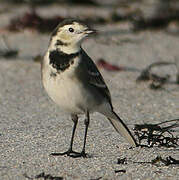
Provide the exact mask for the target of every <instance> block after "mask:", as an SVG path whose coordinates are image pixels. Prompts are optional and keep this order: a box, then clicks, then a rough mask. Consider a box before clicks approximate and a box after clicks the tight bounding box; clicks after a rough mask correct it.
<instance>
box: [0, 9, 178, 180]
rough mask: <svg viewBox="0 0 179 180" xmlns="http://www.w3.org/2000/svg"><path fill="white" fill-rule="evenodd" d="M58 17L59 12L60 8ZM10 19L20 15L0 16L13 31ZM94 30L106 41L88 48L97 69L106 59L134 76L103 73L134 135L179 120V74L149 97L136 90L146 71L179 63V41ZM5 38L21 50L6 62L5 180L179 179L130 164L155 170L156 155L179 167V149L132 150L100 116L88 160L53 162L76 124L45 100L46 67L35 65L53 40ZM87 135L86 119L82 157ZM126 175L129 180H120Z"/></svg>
mask: <svg viewBox="0 0 179 180" xmlns="http://www.w3.org/2000/svg"><path fill="white" fill-rule="evenodd" d="M52 9H53V8H52ZM54 9H55V10H54V11H55V12H56V9H57V7H54ZM59 9H60V7H59ZM61 9H63V11H64V12H65V10H66V11H67V10H69V9H64V8H61ZM45 11H47V9H46V10H45V9H44V8H42V9H41V12H43V13H44V14H45ZM12 12H13V13H15V12H16V15H17V14H18V13H19V10H16V9H13V10H12V11H10V12H7V13H5V14H1V15H0V18H2V19H3V23H2V24H7V21H6V20H8V19H9V18H10V17H12V16H13V15H14V14H12ZM46 13H47V12H46ZM54 14H55V13H54ZM104 14H105V13H104ZM96 28H97V29H98V30H100V31H102V32H104V34H103V35H102V36H100V37H96V38H91V39H89V40H88V41H85V42H84V44H83V47H84V48H85V49H86V51H87V52H88V54H89V55H90V56H91V57H92V58H93V59H94V61H95V60H97V59H98V58H103V59H105V60H106V61H108V62H110V63H113V64H116V65H119V66H124V67H129V69H130V68H131V69H133V70H131V71H121V72H107V71H105V70H103V69H100V71H101V73H102V74H103V76H104V78H105V80H106V83H107V84H108V86H109V89H110V91H111V94H112V100H113V106H114V107H115V110H116V112H117V113H118V114H119V115H120V117H121V118H122V119H124V121H125V122H126V124H127V125H128V126H129V128H130V129H131V130H132V128H133V127H134V124H143V123H159V122H164V121H167V120H172V119H176V118H178V117H179V87H178V85H176V84H175V81H176V73H177V71H176V68H175V67H174V66H171V67H165V68H161V69H159V72H160V73H161V74H163V75H166V74H170V75H171V80H170V83H168V84H166V85H165V86H164V89H162V90H158V91H154V90H151V89H149V87H148V86H149V83H147V82H145V83H139V84H136V82H135V80H136V78H137V77H138V75H139V73H140V71H141V70H142V68H145V67H146V66H147V65H149V64H151V63H153V62H157V61H161V60H163V61H171V62H174V58H175V57H179V51H178V36H172V35H170V34H168V33H166V32H164V31H145V32H140V33H135V34H134V33H131V32H130V31H128V27H127V28H126V26H124V25H121V24H118V25H107V26H98V27H96ZM105 32H107V33H105ZM116 32H117V33H116ZM1 34H2V33H1ZM5 35H6V37H7V39H8V42H9V43H10V45H11V47H12V48H17V49H19V56H18V58H16V59H11V60H6V59H4V58H1V59H0V179H2V180H9V179H10V180H24V179H28V178H26V177H25V176H24V174H27V175H28V176H29V177H32V179H33V178H34V177H35V176H36V175H38V174H40V173H42V172H44V173H45V174H50V175H51V176H53V177H63V178H64V179H98V178H100V177H101V178H102V179H162V180H163V179H172V180H173V179H178V178H177V177H179V167H178V166H174V165H170V166H164V165H163V164H160V165H158V166H156V165H151V164H150V163H144V164H140V163H132V162H150V161H151V160H152V159H154V158H155V157H156V156H157V155H160V156H162V157H164V158H165V157H167V156H172V157H173V158H175V159H179V153H178V150H179V149H178V148H170V149H168V148H159V147H154V148H140V147H138V148H134V149H129V148H130V146H129V144H128V143H127V142H126V141H125V140H124V139H123V138H122V137H121V136H120V135H119V134H117V133H116V132H115V130H114V129H113V127H112V126H111V125H110V123H109V122H108V120H107V119H106V118H105V117H103V116H102V115H100V114H97V113H94V114H92V115H91V124H90V128H89V134H88V139H87V147H86V151H87V153H88V154H89V156H91V157H90V158H86V159H84V158H78V159H73V158H70V157H52V156H50V155H49V154H50V153H52V152H61V151H65V150H67V148H68V145H69V140H70V136H71V130H72V122H71V120H69V118H68V117H67V116H66V115H65V114H64V113H63V112H61V111H60V109H59V108H58V107H57V106H56V105H55V104H54V103H53V102H52V101H51V100H50V99H49V98H48V97H47V95H46V93H45V91H44V90H43V87H42V84H41V79H40V65H39V64H38V63H36V62H33V60H32V57H33V56H35V55H37V54H43V53H44V52H45V51H46V48H47V46H48V41H49V35H48V34H45V35H41V34H39V33H36V32H33V33H32V32H30V31H25V32H21V33H7V32H6V33H5ZM1 47H3V45H1ZM59 93H60V92H59ZM132 132H133V131H132ZM83 134H84V123H83V117H82V118H81V119H80V122H79V125H78V129H77V134H76V137H75V145H74V148H75V150H77V151H80V150H81V147H82V140H83ZM124 157H126V158H127V160H128V161H127V164H123V165H118V164H117V160H118V158H124ZM121 169H124V170H126V173H115V170H121ZM41 179H44V178H41Z"/></svg>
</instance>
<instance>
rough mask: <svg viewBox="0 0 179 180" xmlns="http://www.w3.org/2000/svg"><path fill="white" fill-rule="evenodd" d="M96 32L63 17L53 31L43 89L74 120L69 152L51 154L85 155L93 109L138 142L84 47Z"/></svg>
mask: <svg viewBox="0 0 179 180" xmlns="http://www.w3.org/2000/svg"><path fill="white" fill-rule="evenodd" d="M94 32H95V30H93V29H91V28H90V27H89V26H87V25H86V24H85V23H83V22H81V21H79V20H75V19H66V20H64V21H63V22H62V23H60V24H59V25H58V26H57V28H56V29H55V30H54V31H53V33H52V36H51V39H50V44H49V47H48V50H47V52H46V54H45V56H44V59H43V61H42V65H41V71H42V81H43V85H44V88H45V89H46V91H47V93H48V95H49V96H50V97H51V99H52V100H53V101H54V102H55V103H57V104H58V105H59V107H60V108H61V109H62V110H64V111H66V112H67V113H69V114H70V115H71V118H72V121H73V122H74V126H73V131H72V137H71V143H70V148H69V149H68V151H66V152H63V153H52V155H65V154H66V155H68V156H71V157H86V153H85V144H86V136H87V131H88V126H89V121H90V115H89V114H90V113H91V112H99V113H102V114H103V115H105V116H106V117H107V118H108V119H109V121H110V122H111V124H112V125H113V126H114V128H115V129H116V131H117V132H118V133H120V134H121V135H122V136H123V137H124V138H126V140H127V141H128V142H129V143H130V144H131V145H132V146H136V145H137V143H136V141H135V139H134V137H133V136H132V134H131V132H130V131H129V129H128V128H127V126H126V125H125V124H124V122H123V121H122V120H121V119H120V117H119V116H118V115H117V114H116V113H115V112H114V110H113V106H112V102H111V95H110V92H109V90H108V87H107V86H106V84H105V82H104V79H103V77H102V75H101V74H100V72H99V71H98V68H97V67H96V65H95V64H94V62H93V61H92V59H91V58H90V57H89V56H88V55H87V54H86V52H85V51H84V50H83V49H82V47H81V43H82V41H83V40H84V39H85V37H87V36H88V35H90V34H93V33H94ZM78 114H85V115H86V118H85V121H84V123H85V135H84V144H83V149H82V151H81V152H80V153H79V152H75V151H73V150H72V146H73V139H74V134H75V130H76V126H77V123H78Z"/></svg>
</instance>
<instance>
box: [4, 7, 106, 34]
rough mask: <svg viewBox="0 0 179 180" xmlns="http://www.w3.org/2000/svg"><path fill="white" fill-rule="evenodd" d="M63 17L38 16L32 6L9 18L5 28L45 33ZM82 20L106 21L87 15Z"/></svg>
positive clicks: (52, 28)
mask: <svg viewBox="0 0 179 180" xmlns="http://www.w3.org/2000/svg"><path fill="white" fill-rule="evenodd" d="M65 18H68V17H62V16H53V17H51V18H45V17H42V16H40V15H39V14H38V13H37V12H36V10H35V8H32V9H31V11H30V12H26V13H24V14H23V15H21V16H20V17H16V18H13V19H11V20H10V23H9V25H7V26H6V27H5V29H6V30H8V31H12V32H17V31H22V30H24V29H32V30H36V31H38V32H41V33H47V32H52V31H53V30H54V29H55V27H56V26H57V25H58V24H59V23H60V22H61V21H63V20H64V19H65ZM82 20H83V21H84V22H88V24H103V23H106V22H107V21H106V20H105V19H104V18H102V17H88V18H83V19H82Z"/></svg>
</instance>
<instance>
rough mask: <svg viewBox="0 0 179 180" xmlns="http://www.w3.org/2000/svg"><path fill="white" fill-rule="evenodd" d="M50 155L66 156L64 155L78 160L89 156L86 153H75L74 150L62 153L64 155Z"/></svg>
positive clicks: (55, 154)
mask: <svg viewBox="0 0 179 180" xmlns="http://www.w3.org/2000/svg"><path fill="white" fill-rule="evenodd" d="M50 155H51V156H64V155H67V156H70V157H72V158H78V157H83V158H86V157H87V154H86V153H85V152H84V151H82V152H81V153H79V152H75V151H72V150H68V151H65V152H62V153H51V154H50Z"/></svg>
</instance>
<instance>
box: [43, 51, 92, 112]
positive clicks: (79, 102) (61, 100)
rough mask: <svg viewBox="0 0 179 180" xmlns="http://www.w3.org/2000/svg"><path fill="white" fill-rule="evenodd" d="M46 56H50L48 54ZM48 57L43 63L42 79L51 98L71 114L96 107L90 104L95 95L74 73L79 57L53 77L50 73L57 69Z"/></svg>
mask: <svg viewBox="0 0 179 180" xmlns="http://www.w3.org/2000/svg"><path fill="white" fill-rule="evenodd" d="M46 57H48V54H47V55H46ZM46 57H45V59H44V64H43V70H42V80H43V85H44V87H45V89H46V91H47V93H48V95H49V96H50V97H51V99H52V100H53V101H54V102H55V103H57V104H58V105H59V107H60V108H61V109H62V110H64V111H67V112H69V113H71V114H72V113H74V114H80V113H84V112H85V110H86V109H89V108H90V107H91V108H92V107H94V104H90V102H91V101H90V99H91V98H92V99H93V98H94V97H92V95H91V94H90V93H88V92H86V88H84V87H83V84H82V83H81V82H80V81H79V79H78V78H77V77H76V76H75V74H74V72H75V68H76V66H78V63H79V60H78V59H77V58H78V57H77V58H76V59H74V64H73V65H71V66H70V67H69V68H68V69H67V70H65V71H64V72H61V73H59V74H57V76H54V77H51V76H50V73H51V72H52V71H53V72H56V70H55V69H54V68H52V67H51V66H50V65H49V63H48V58H46ZM93 103H94V101H93Z"/></svg>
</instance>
